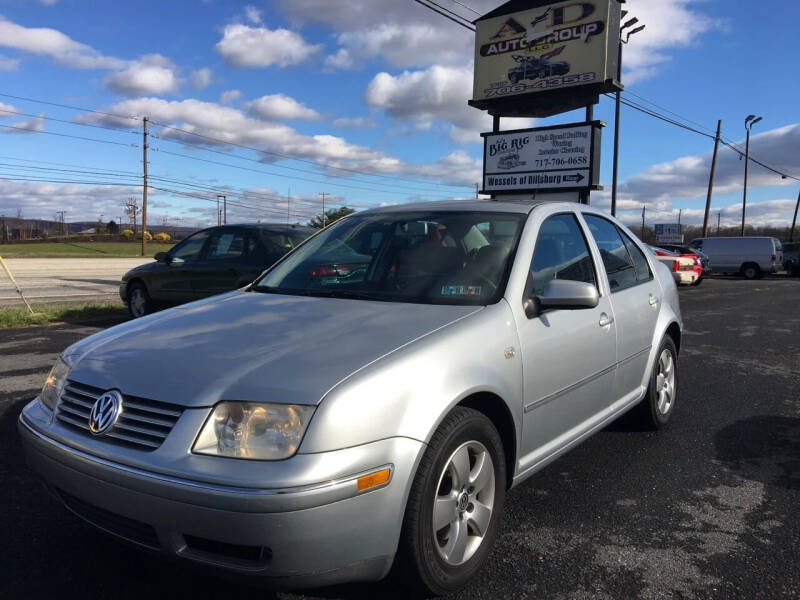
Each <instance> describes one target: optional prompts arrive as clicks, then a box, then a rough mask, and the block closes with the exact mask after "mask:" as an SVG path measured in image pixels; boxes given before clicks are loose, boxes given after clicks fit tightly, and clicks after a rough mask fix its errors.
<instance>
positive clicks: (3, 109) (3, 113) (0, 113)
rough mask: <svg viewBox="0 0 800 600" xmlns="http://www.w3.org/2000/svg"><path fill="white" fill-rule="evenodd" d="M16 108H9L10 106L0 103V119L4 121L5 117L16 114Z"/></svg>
mask: <svg viewBox="0 0 800 600" xmlns="http://www.w3.org/2000/svg"><path fill="white" fill-rule="evenodd" d="M17 112H18V111H17V108H16V107H15V106H11V105H10V104H6V103H5V102H0V119H4V118H6V117H10V116H12V115H15V114H16V113H17Z"/></svg>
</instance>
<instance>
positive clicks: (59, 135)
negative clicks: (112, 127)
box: [0, 125, 139, 148]
mask: <svg viewBox="0 0 800 600" xmlns="http://www.w3.org/2000/svg"><path fill="white" fill-rule="evenodd" d="M0 127H3V128H5V129H16V130H17V131H25V132H26V133H43V134H45V135H57V136H58V137H66V138H72V139H75V140H84V141H87V142H97V143H98V144H112V145H114V146H125V147H126V148H138V147H139V146H138V145H137V144H123V143H122V142H113V141H111V140H101V139H98V138H90V137H84V136H80V135H69V134H67V133H56V132H55V131H37V130H36V129H28V128H27V127H16V126H15V125H0Z"/></svg>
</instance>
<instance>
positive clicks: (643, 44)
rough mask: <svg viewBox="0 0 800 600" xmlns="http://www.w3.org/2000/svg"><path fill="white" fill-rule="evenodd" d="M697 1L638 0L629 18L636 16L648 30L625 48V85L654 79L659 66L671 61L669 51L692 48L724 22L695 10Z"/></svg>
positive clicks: (632, 39)
mask: <svg viewBox="0 0 800 600" xmlns="http://www.w3.org/2000/svg"><path fill="white" fill-rule="evenodd" d="M700 3H701V2H698V0H673V1H670V2H664V1H663V0H638V1H637V2H636V3H635V4H631V6H630V8H628V7H627V6H626V8H627V9H628V10H629V11H630V15H628V17H629V18H630V17H637V18H638V19H639V21H640V22H641V23H646V24H647V27H646V29H644V30H643V31H641V32H639V33H637V34H636V35H635V36H633V37H631V43H630V44H627V45H625V46H624V48H623V58H622V63H623V66H624V70H623V72H622V80H623V82H624V83H625V84H626V85H630V84H632V83H635V82H636V81H639V80H642V79H646V78H649V77H653V76H654V75H656V74H657V73H658V70H659V66H660V65H661V64H663V63H665V62H667V61H669V60H670V56H669V54H667V52H666V51H667V50H668V49H671V48H680V47H686V46H691V45H692V44H694V43H696V42H697V40H698V38H699V37H700V36H701V35H702V34H704V33H706V32H708V31H709V30H711V29H714V28H719V27H720V25H721V22H720V21H719V20H715V19H711V18H709V17H707V16H706V15H704V14H702V13H700V12H698V11H696V10H694V8H693V5H696V4H700Z"/></svg>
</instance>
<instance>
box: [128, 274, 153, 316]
mask: <svg viewBox="0 0 800 600" xmlns="http://www.w3.org/2000/svg"><path fill="white" fill-rule="evenodd" d="M128 312H129V313H130V315H131V316H132V317H133V318H134V319H137V318H139V317H143V316H145V315H149V314H150V313H151V312H153V301H152V300H151V299H150V294H148V293H147V288H146V287H145V286H144V284H143V283H142V282H141V281H134V282H133V283H132V284H131V285H130V286H129V287H128Z"/></svg>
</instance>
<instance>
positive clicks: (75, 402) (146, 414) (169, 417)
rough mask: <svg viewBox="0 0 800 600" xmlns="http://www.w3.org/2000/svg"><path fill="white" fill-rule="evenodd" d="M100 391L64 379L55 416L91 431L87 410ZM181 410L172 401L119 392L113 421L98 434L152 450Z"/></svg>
mask: <svg viewBox="0 0 800 600" xmlns="http://www.w3.org/2000/svg"><path fill="white" fill-rule="evenodd" d="M104 391H105V390H101V389H99V388H95V387H91V386H88V385H84V384H82V383H75V382H74V381H68V382H67V385H66V386H65V387H64V391H63V392H62V393H61V399H60V401H59V403H58V410H57V412H56V417H57V418H58V420H59V421H61V422H62V423H64V424H66V425H68V426H70V427H72V428H74V429H77V430H79V431H81V432H82V433H85V434H86V435H92V433H91V432H90V431H89V413H90V412H91V410H92V406H94V403H95V401H96V400H97V399H98V398H99V397H100V395H101V394H102V393H103V392H104ZM182 413H183V408H182V407H180V406H177V405H175V404H168V403H166V402H158V401H156V400H148V399H146V398H137V397H135V396H123V397H122V409H121V411H120V414H119V417H118V418H117V422H116V423H114V425H113V426H112V427H111V429H109V430H108V431H106V432H105V433H104V434H103V436H102V438H103V439H104V440H107V441H111V442H113V443H116V444H121V445H124V446H129V447H133V448H137V449H139V450H155V449H156V448H158V447H160V446H161V444H162V442H163V441H164V440H165V439H166V437H167V435H169V432H170V431H172V428H173V427H174V426H175V423H176V422H177V421H178V419H179V418H180V416H181V414H182Z"/></svg>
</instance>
